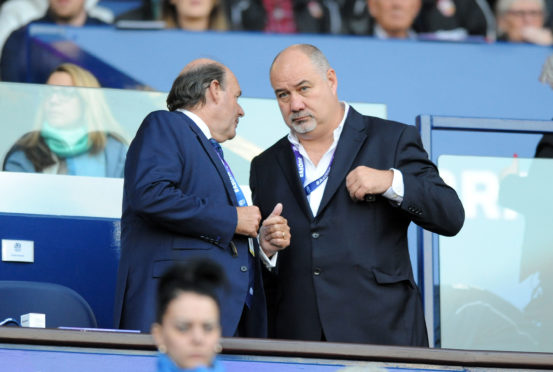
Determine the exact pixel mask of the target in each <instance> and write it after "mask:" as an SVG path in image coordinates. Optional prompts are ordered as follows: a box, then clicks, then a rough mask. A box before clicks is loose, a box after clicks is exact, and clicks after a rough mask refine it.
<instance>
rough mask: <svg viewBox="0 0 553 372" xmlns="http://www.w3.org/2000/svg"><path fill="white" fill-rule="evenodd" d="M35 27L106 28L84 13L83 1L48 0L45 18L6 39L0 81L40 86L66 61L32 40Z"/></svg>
mask: <svg viewBox="0 0 553 372" xmlns="http://www.w3.org/2000/svg"><path fill="white" fill-rule="evenodd" d="M36 24H55V25H60V26H73V27H83V26H100V25H106V23H105V22H103V21H101V20H100V19H97V18H94V17H91V16H89V15H88V14H87V12H86V9H85V0H48V10H47V11H46V14H45V15H44V17H42V18H39V19H36V20H34V21H31V22H30V23H28V24H26V25H25V26H22V27H20V28H18V29H17V30H15V31H13V32H12V33H11V34H10V36H9V37H8V39H7V40H6V43H5V44H4V47H3V49H2V55H1V58H0V76H1V78H2V81H11V82H16V83H40V84H43V83H44V82H46V80H47V79H48V75H49V74H50V73H51V72H52V70H53V69H54V68H56V67H57V66H58V65H60V64H61V63H63V62H66V61H65V60H63V59H61V58H60V57H59V56H57V55H56V54H55V53H53V52H52V51H51V50H50V49H48V48H46V47H45V46H42V45H38V44H37V43H36V42H32V41H31V39H30V35H29V27H30V26H31V25H36Z"/></svg>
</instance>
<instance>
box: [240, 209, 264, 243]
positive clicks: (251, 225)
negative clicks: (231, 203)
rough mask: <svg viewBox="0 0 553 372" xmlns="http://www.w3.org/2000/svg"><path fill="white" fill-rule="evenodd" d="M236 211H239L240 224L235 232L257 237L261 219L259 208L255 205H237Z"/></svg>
mask: <svg viewBox="0 0 553 372" xmlns="http://www.w3.org/2000/svg"><path fill="white" fill-rule="evenodd" d="M236 212H237V213H238V224H237V225H236V230H235V231H234V232H235V233H236V234H240V235H246V236H251V237H252V238H255V237H256V236H257V230H258V229H259V222H260V221H261V212H259V208H257V207H256V206H255V205H254V206H251V207H236Z"/></svg>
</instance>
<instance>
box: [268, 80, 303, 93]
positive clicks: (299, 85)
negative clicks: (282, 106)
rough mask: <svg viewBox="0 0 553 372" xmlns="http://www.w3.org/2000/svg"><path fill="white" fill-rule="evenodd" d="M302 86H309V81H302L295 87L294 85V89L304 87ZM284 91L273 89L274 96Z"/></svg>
mask: <svg viewBox="0 0 553 372" xmlns="http://www.w3.org/2000/svg"><path fill="white" fill-rule="evenodd" d="M304 84H309V80H302V81H300V82H299V83H297V84H296V85H294V88H298V87H301V86H302V85H304ZM284 91H287V89H275V94H278V93H280V92H284Z"/></svg>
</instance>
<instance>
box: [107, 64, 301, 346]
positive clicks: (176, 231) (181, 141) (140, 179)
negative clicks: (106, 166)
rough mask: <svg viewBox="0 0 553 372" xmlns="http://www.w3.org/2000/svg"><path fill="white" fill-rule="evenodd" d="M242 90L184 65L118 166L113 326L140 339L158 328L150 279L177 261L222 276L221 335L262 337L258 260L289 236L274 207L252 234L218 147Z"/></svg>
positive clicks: (251, 211) (223, 74) (250, 211)
mask: <svg viewBox="0 0 553 372" xmlns="http://www.w3.org/2000/svg"><path fill="white" fill-rule="evenodd" d="M240 95H241V91H240V85H239V84H238V81H237V80H236V77H235V76H234V74H233V73H232V72H231V71H230V70H229V69H228V68H226V67H225V66H223V65H221V64H220V63H218V62H215V61H212V60H208V59H199V60H196V61H193V62H191V63H190V64H189V65H187V66H186V67H185V68H184V70H183V71H182V72H181V74H180V75H179V77H177V79H176V80H175V82H174V83H173V87H172V88H171V91H170V92H169V95H168V97H167V107H168V108H169V111H155V112H152V113H150V114H149V115H148V116H147V117H146V118H145V119H144V122H143V123H142V125H141V126H140V128H139V130H138V132H137V134H136V137H135V138H134V140H133V141H132V143H131V146H130V148H129V151H128V153H127V161H126V164H125V180H124V193H123V216H122V218H121V227H122V236H121V258H120V262H119V271H118V277H117V289H116V299H115V326H116V327H119V328H124V329H139V330H142V331H144V332H147V331H148V330H149V329H150V326H151V324H152V323H153V321H154V319H155V294H156V285H157V279H158V278H159V277H160V276H161V275H162V274H163V273H164V271H165V270H166V269H167V268H168V267H169V266H170V265H172V264H173V263H174V262H177V261H183V260H186V259H189V258H192V257H195V256H203V257H209V258H211V259H213V260H215V261H216V262H218V263H219V264H220V265H221V266H222V267H223V268H224V270H225V274H226V278H227V281H228V288H227V291H225V293H223V294H222V297H221V323H222V328H223V336H226V337H229V336H235V335H236V336H242V337H264V336H265V335H266V329H267V326H266V308H265V296H264V293H263V286H262V281H261V268H260V256H261V257H263V258H264V260H265V261H266V264H270V261H269V259H268V257H272V256H273V255H274V253H275V252H276V251H278V250H280V249H282V248H284V247H286V246H288V244H289V241H290V230H289V228H288V225H287V223H286V220H285V219H284V218H283V217H281V216H280V213H281V211H282V205H280V204H277V203H275V204H277V205H276V206H275V208H274V210H273V212H272V213H271V215H270V216H269V217H268V218H267V219H266V220H265V221H264V222H263V224H262V226H261V229H259V230H260V231H259V243H260V245H261V247H262V250H260V249H259V247H258V244H257V240H254V239H253V238H256V237H257V236H258V228H259V224H260V221H261V214H260V212H259V209H258V208H257V207H256V206H248V205H247V201H246V199H245V198H244V194H243V193H242V191H241V190H240V187H239V186H238V184H237V182H236V180H235V179H234V176H233V175H232V171H231V170H230V167H229V165H228V164H227V163H226V161H225V160H224V154H223V152H222V149H221V147H220V145H219V143H220V142H224V141H226V140H228V139H231V138H233V137H234V136H235V134H236V126H237V125H238V120H239V118H240V117H242V116H243V115H244V111H243V110H242V107H241V106H240V105H239V104H238V98H239V97H240Z"/></svg>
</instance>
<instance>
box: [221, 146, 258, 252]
mask: <svg viewBox="0 0 553 372" xmlns="http://www.w3.org/2000/svg"><path fill="white" fill-rule="evenodd" d="M210 142H211V141H210ZM211 143H212V144H213V142H211ZM219 146H221V145H219ZM215 153H216V154H217V156H218V157H219V159H221V162H222V163H223V166H224V167H225V170H226V171H227V174H228V178H229V179H230V184H231V185H232V189H233V190H234V194H235V195H236V200H237V201H238V206H240V207H245V206H247V205H248V201H247V200H246V197H245V196H244V193H243V192H242V189H241V188H240V186H238V182H236V178H234V174H232V171H231V170H230V167H229V165H228V164H227V162H226V161H225V158H223V157H222V156H221V154H219V151H217V149H216V151H215ZM248 250H249V251H250V254H251V255H252V257H255V250H254V247H253V241H252V238H248Z"/></svg>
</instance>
